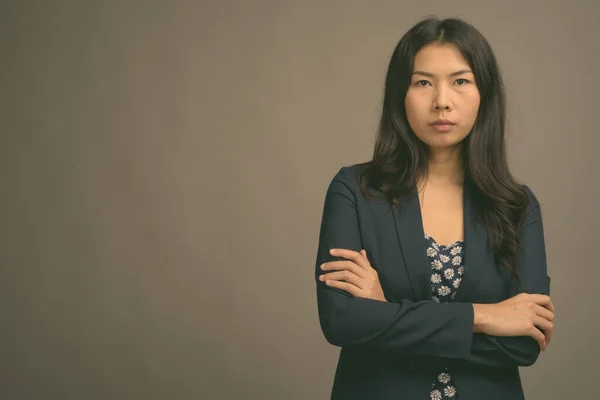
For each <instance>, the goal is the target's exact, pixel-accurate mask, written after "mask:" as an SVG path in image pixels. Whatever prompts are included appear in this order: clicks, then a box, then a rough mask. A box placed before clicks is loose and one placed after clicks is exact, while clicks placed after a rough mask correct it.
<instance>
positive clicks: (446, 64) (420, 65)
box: [414, 43, 469, 75]
mask: <svg viewBox="0 0 600 400" xmlns="http://www.w3.org/2000/svg"><path fill="white" fill-rule="evenodd" d="M461 68H467V69H468V68H469V63H468V62H467V60H465V58H464V57H463V56H462V54H460V51H459V50H458V47H456V46H455V45H453V44H452V43H444V44H439V43H435V44H430V45H427V46H425V47H423V48H421V49H420V50H419V51H418V52H417V54H416V55H415V60H414V69H419V70H426V71H428V72H431V73H435V74H441V75H443V74H449V73H452V72H454V71H456V70H458V69H461Z"/></svg>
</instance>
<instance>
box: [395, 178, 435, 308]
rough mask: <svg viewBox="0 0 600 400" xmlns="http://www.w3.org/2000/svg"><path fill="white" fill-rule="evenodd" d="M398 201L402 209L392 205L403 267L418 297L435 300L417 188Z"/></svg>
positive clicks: (417, 298) (419, 298)
mask: <svg viewBox="0 0 600 400" xmlns="http://www.w3.org/2000/svg"><path fill="white" fill-rule="evenodd" d="M398 200H399V201H400V204H401V205H402V210H399V209H398V207H397V206H396V205H392V206H391V207H392V211H393V213H394V222H395V225H396V233H397V235H398V242H399V244H400V249H401V251H402V257H403V259H404V266H405V268H406V273H407V274H408V278H409V280H410V285H411V288H412V291H413V293H414V296H415V300H417V301H418V300H425V299H432V295H431V290H430V284H429V280H430V274H431V270H430V266H429V260H428V258H427V246H426V242H425V232H424V230H423V221H422V216H421V207H420V204H419V195H418V192H417V189H416V187H413V188H412V189H411V191H410V192H409V193H407V194H406V195H404V196H402V197H401V198H399V199H398Z"/></svg>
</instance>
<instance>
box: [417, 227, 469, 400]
mask: <svg viewBox="0 0 600 400" xmlns="http://www.w3.org/2000/svg"><path fill="white" fill-rule="evenodd" d="M425 240H426V243H427V257H428V258H429V262H430V264H431V294H432V295H433V300H435V301H437V302H444V303H447V302H449V301H453V300H454V296H456V291H457V290H458V287H459V286H460V282H461V280H462V276H463V273H464V271H465V267H464V263H463V257H464V240H458V241H456V242H454V243H451V244H448V245H440V244H439V243H437V242H436V241H435V239H434V238H433V237H431V236H429V235H428V234H425ZM429 397H430V399H431V400H443V399H453V400H457V399H458V398H459V397H458V391H457V389H456V387H455V386H454V382H453V381H452V376H451V374H450V371H448V368H444V370H442V371H440V372H439V374H438V375H437V376H436V377H435V379H434V381H433V383H432V385H431V392H430V394H429Z"/></svg>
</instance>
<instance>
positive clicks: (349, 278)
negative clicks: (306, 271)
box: [319, 270, 362, 289]
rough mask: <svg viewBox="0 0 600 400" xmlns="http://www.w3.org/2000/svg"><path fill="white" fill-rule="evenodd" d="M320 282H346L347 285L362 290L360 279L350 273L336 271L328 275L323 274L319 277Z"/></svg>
mask: <svg viewBox="0 0 600 400" xmlns="http://www.w3.org/2000/svg"><path fill="white" fill-rule="evenodd" d="M319 279H320V280H321V281H324V282H325V281H327V280H334V281H346V282H348V283H351V284H353V285H354V286H356V287H358V288H360V289H362V278H361V277H360V276H357V275H356V274H353V273H352V272H350V271H347V270H344V271H336V272H330V273H328V274H323V275H321V276H320V277H319Z"/></svg>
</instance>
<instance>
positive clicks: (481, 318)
mask: <svg viewBox="0 0 600 400" xmlns="http://www.w3.org/2000/svg"><path fill="white" fill-rule="evenodd" d="M473 310H474V312H475V321H474V327H473V329H474V331H475V332H482V333H486V334H488V335H494V336H531V337H532V338H534V339H535V340H537V342H538V343H539V345H540V349H541V350H542V351H544V350H546V346H547V345H548V343H550V339H551V338H552V330H553V329H554V304H552V300H551V299H550V297H549V296H546V295H543V294H529V293H519V294H518V295H516V296H514V297H511V298H509V299H506V300H504V301H502V302H500V303H496V304H473ZM540 329H541V330H540Z"/></svg>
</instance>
